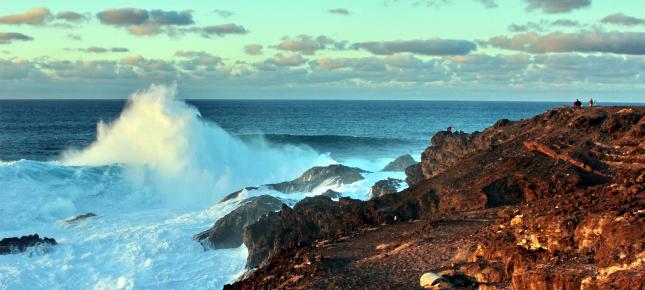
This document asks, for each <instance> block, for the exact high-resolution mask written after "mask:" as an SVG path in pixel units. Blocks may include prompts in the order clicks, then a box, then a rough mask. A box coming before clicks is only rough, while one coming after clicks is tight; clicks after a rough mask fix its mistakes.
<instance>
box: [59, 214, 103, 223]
mask: <svg viewBox="0 0 645 290" xmlns="http://www.w3.org/2000/svg"><path fill="white" fill-rule="evenodd" d="M95 216H96V214H95V213H92V212H88V213H86V214H82V215H77V216H73V217H71V218H68V219H66V220H65V222H66V223H68V224H71V223H76V222H80V221H84V220H86V219H88V218H91V217H95Z"/></svg>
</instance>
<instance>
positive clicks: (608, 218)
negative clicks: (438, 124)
mask: <svg viewBox="0 0 645 290" xmlns="http://www.w3.org/2000/svg"><path fill="white" fill-rule="evenodd" d="M644 115H645V107H593V108H584V109H572V108H561V109H554V110H550V111H547V112H545V113H543V114H540V115H538V116H536V117H533V118H530V119H526V120H521V121H514V122H511V121H508V120H500V121H498V122H497V123H496V124H494V125H493V126H491V127H489V128H488V129H486V130H484V131H483V132H481V133H479V132H478V133H473V134H467V133H448V132H440V133H438V134H437V135H435V136H434V137H433V140H432V146H430V147H428V148H427V149H426V150H425V152H424V153H423V154H422V156H421V163H420V164H419V165H417V167H416V168H409V169H410V170H406V173H408V178H409V179H410V182H409V183H415V182H414V181H415V180H417V181H418V182H416V184H411V186H410V187H409V188H408V189H406V190H403V191H401V192H399V193H397V194H388V195H384V196H381V197H377V198H374V199H371V200H369V201H366V202H360V201H356V200H351V199H348V198H341V199H340V201H339V202H333V201H331V200H330V199H328V198H326V197H312V198H306V199H305V200H303V201H301V202H300V203H298V204H297V205H296V206H294V208H293V209H291V208H288V207H283V208H282V210H281V211H278V212H276V213H271V214H268V215H266V216H264V217H262V218H261V219H260V220H259V221H258V222H256V223H255V224H252V225H250V226H248V227H246V229H245V232H244V243H245V244H246V246H247V248H249V259H248V261H247V267H249V268H254V267H256V266H260V267H259V268H258V269H257V270H255V271H253V272H248V273H247V274H246V275H245V276H244V277H243V279H242V280H240V281H237V282H235V283H233V284H231V285H227V286H225V289H265V288H271V289H274V288H289V289H292V288H359V289H360V288H385V289H388V288H389V289H395V288H402V287H404V288H408V289H415V287H420V286H419V280H418V279H419V277H420V276H421V274H422V273H424V272H441V273H442V274H444V277H446V279H447V280H449V281H450V282H451V283H452V286H453V287H475V285H477V286H478V287H479V288H486V289H505V288H511V289H527V288H532V289H547V288H551V287H554V288H558V287H561V288H565V289H579V288H581V287H584V288H585V289H602V288H604V287H608V286H614V287H619V288H621V287H622V288H628V287H629V286H634V285H642V283H643V281H645V275H644V274H643V273H644V271H643V270H644V268H645V266H644V262H643V253H644V252H643V247H644V246H643V245H644V242H645V237H643V234H642V233H643V229H644V228H645V218H644V214H643V206H644V205H643V202H642V201H643V200H645V188H644V185H643V179H644V178H645V160H643V152H644V150H645V148H643V146H645V145H643V144H645V143H644V142H643V140H644V138H645V118H643V116H644ZM408 171H409V172H408ZM415 176H416V178H410V177H415ZM459 283H462V284H459ZM468 283H470V284H468Z"/></svg>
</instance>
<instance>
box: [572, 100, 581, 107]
mask: <svg viewBox="0 0 645 290" xmlns="http://www.w3.org/2000/svg"><path fill="white" fill-rule="evenodd" d="M573 107H574V108H582V102H581V101H580V100H578V99H576V101H575V102H573Z"/></svg>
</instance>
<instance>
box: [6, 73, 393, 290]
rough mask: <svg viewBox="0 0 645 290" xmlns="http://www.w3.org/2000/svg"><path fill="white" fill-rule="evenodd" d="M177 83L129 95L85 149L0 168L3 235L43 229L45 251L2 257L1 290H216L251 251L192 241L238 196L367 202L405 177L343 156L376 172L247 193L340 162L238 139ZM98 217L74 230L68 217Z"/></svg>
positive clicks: (262, 141)
mask: <svg viewBox="0 0 645 290" xmlns="http://www.w3.org/2000/svg"><path fill="white" fill-rule="evenodd" d="M176 90H177V88H176V87H175V86H170V87H167V86H161V85H153V86H151V87H150V88H149V89H148V90H145V91H141V92H137V93H134V94H133V95H132V96H130V98H129V101H128V104H127V106H126V108H125V109H124V110H123V112H121V114H120V116H119V117H118V118H117V119H116V120H114V121H113V122H110V123H103V122H100V123H99V124H98V125H97V138H96V140H95V141H94V142H93V143H92V144H91V145H89V146H88V147H86V148H83V149H80V150H67V151H65V152H62V153H61V156H60V158H57V160H55V161H48V162H42V161H32V160H19V161H11V162H0V238H3V237H14V236H22V235H29V234H34V233H38V234H39V235H40V236H41V237H43V236H46V237H51V238H54V239H56V241H57V242H58V245H56V246H54V247H51V248H33V249H30V250H28V251H27V252H25V253H20V254H13V255H4V256H0V289H44V288H48V289H204V288H206V289H220V288H222V286H223V285H224V284H226V283H229V282H231V281H233V280H234V279H235V278H236V277H237V276H239V275H240V274H241V273H243V271H244V265H245V262H246V256H247V250H246V248H245V247H244V246H241V247H240V248H237V249H224V250H205V249H204V248H203V247H202V245H201V244H199V243H198V242H196V241H194V240H193V239H192V236H193V235H194V234H196V233H199V232H201V231H204V230H206V229H208V228H209V227H210V226H212V224H213V223H214V222H215V221H216V220H217V219H218V218H220V217H222V216H224V215H225V214H227V213H228V212H230V211H231V210H233V209H235V207H236V205H237V203H238V202H240V201H241V200H243V199H245V198H248V197H251V196H256V195H260V194H271V195H274V196H276V197H278V198H280V199H281V200H283V201H284V202H285V203H287V204H288V205H293V204H295V203H296V202H297V201H298V200H300V199H302V198H304V197H306V196H312V195H316V194H320V193H322V192H324V191H325V190H327V189H334V190H336V191H340V192H342V193H343V195H344V196H349V197H352V198H357V199H362V200H365V199H367V198H368V197H369V194H368V190H369V188H370V187H371V186H372V185H373V184H374V183H375V182H376V181H378V180H381V179H384V178H386V177H394V178H404V174H403V173H400V172H376V171H378V170H379V169H380V168H382V167H383V166H384V165H385V164H387V163H388V162H389V161H391V160H392V159H379V160H376V161H366V160H361V159H360V158H357V159H353V160H346V161H344V162H343V163H344V164H345V165H348V166H359V167H361V168H363V169H366V170H370V171H374V172H375V173H368V174H365V179H364V180H362V181H359V182H356V183H353V184H350V185H342V186H339V185H329V186H323V187H320V188H316V189H315V190H314V191H312V192H310V193H300V194H281V193H278V192H272V191H266V189H265V190H256V191H244V192H243V193H242V194H241V195H240V196H239V197H238V198H237V199H232V200H229V201H227V202H225V203H219V204H218V203H217V201H219V200H221V199H222V198H223V197H224V196H225V195H226V194H228V193H230V192H233V191H236V190H238V189H240V188H243V187H246V186H256V185H261V184H267V183H275V182H281V181H287V180H291V179H293V178H295V177H297V176H299V175H300V174H302V172H304V171H305V170H307V169H309V168H311V167H312V166H320V165H328V164H333V163H337V162H336V161H335V160H333V159H332V158H331V157H330V155H329V154H326V153H320V152H316V151H315V150H313V149H311V148H309V147H307V146H304V145H298V144H294V145H285V144H281V145H277V144H272V143H270V142H268V141H266V140H265V139H263V138H262V137H258V138H253V139H248V138H247V139H244V140H241V139H239V138H237V137H235V136H233V135H231V134H229V133H228V132H226V131H225V130H224V129H222V128H220V127H219V126H218V125H217V124H215V123H212V122H209V121H207V120H205V119H203V118H201V116H200V113H199V111H198V110H197V109H196V108H195V107H193V106H190V105H188V104H186V103H185V102H183V101H181V100H179V99H178V98H177V97H176V95H177V92H176ZM90 212H91V213H95V214H96V215H97V216H96V217H92V218H90V219H87V220H83V221H80V222H77V223H67V222H65V220H66V219H68V218H70V217H74V216H76V215H81V214H85V213H90Z"/></svg>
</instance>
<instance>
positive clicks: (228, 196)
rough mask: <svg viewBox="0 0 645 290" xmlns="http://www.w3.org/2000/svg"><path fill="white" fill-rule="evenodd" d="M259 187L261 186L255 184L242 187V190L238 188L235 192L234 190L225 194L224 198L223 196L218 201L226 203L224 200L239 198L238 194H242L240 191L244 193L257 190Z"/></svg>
mask: <svg viewBox="0 0 645 290" xmlns="http://www.w3.org/2000/svg"><path fill="white" fill-rule="evenodd" d="M258 188H259V187H255V186H249V187H245V188H243V189H240V190H238V191H235V192H232V193H230V194H228V195H227V196H225V197H224V198H222V200H220V201H219V202H218V203H224V202H227V201H229V200H231V199H235V198H237V197H238V196H240V193H242V192H243V191H251V190H257V189H258Z"/></svg>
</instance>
